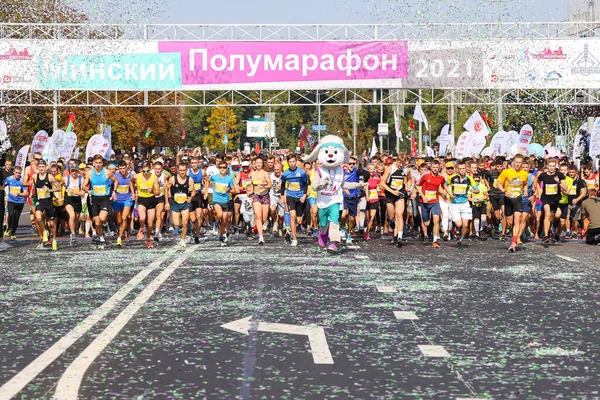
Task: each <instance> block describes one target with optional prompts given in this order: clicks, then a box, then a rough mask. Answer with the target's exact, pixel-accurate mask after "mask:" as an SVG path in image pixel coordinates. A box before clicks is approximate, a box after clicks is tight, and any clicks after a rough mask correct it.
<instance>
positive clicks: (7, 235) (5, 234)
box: [4, 229, 10, 237]
mask: <svg viewBox="0 0 600 400" xmlns="http://www.w3.org/2000/svg"><path fill="white" fill-rule="evenodd" d="M4 236H6V237H9V236H10V231H9V230H8V229H7V230H5V231H4Z"/></svg>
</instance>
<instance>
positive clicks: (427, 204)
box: [417, 160, 452, 248]
mask: <svg viewBox="0 0 600 400" xmlns="http://www.w3.org/2000/svg"><path fill="white" fill-rule="evenodd" d="M439 172H440V162H439V161H438V160H433V161H432V162H431V172H430V173H428V174H425V175H423V176H422V177H421V180H420V181H419V183H418V184H417V192H419V195H420V196H421V202H422V204H421V217H422V219H423V224H424V225H425V229H427V228H428V227H429V225H430V224H431V220H432V219H433V244H432V245H433V247H434V248H438V247H440V243H439V239H440V237H439V235H440V203H439V193H440V190H441V193H442V194H445V195H446V196H448V197H452V196H451V195H450V194H449V193H448V190H447V186H446V179H444V177H443V176H442V175H439ZM423 236H424V240H427V232H423Z"/></svg>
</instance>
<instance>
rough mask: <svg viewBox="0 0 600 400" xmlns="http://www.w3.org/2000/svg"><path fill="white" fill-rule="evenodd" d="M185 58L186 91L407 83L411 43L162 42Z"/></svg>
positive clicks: (166, 49) (161, 46)
mask: <svg viewBox="0 0 600 400" xmlns="http://www.w3.org/2000/svg"><path fill="white" fill-rule="evenodd" d="M158 49H159V52H160V53H180V55H181V68H182V79H183V82H182V83H183V86H184V87H185V86H186V85H187V86H192V85H223V84H239V83H267V82H272V83H278V82H310V81H353V80H377V79H379V80H381V79H402V78H406V77H407V76H408V43H407V42H405V41H393V42H340V41H335V42H159V44H158Z"/></svg>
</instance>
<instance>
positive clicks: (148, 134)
mask: <svg viewBox="0 0 600 400" xmlns="http://www.w3.org/2000/svg"><path fill="white" fill-rule="evenodd" d="M151 133H152V129H150V128H148V130H147V131H146V133H144V137H145V138H146V139H148V136H150V134H151Z"/></svg>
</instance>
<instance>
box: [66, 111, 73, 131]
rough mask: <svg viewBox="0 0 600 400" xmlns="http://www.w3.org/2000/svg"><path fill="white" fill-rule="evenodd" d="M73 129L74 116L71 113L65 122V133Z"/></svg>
mask: <svg viewBox="0 0 600 400" xmlns="http://www.w3.org/2000/svg"><path fill="white" fill-rule="evenodd" d="M73 129H75V114H74V113H73V112H71V113H69V119H68V120H67V129H65V133H69V132H71V131H72V130H73Z"/></svg>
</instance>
